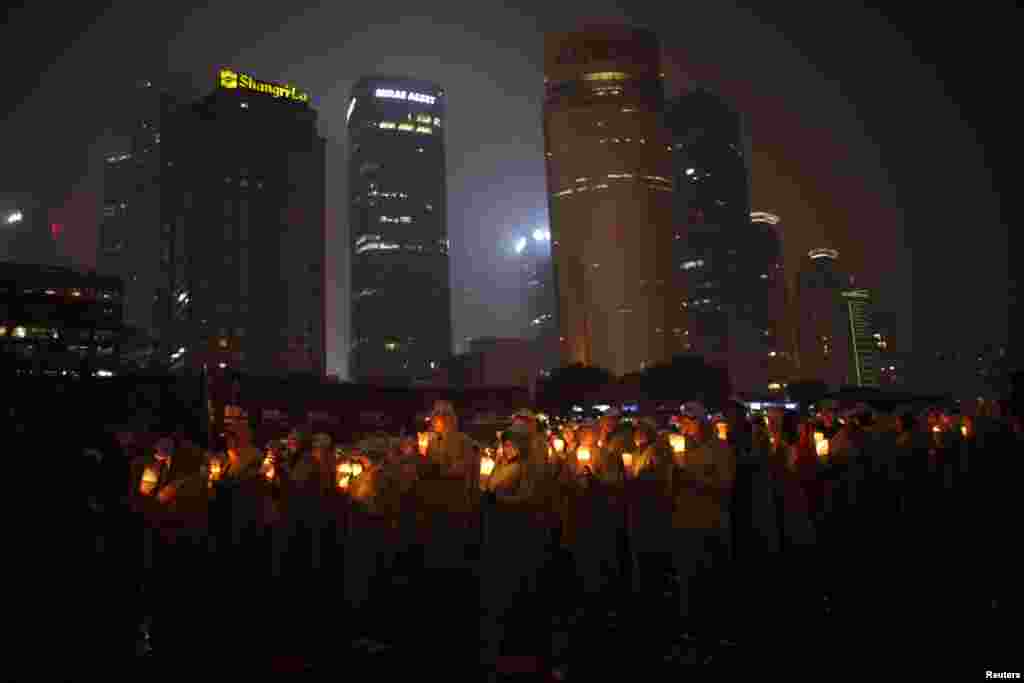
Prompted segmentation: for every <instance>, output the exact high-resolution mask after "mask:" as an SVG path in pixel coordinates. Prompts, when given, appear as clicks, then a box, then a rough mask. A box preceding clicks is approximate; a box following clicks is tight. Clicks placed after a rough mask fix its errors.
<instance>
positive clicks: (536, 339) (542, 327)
mask: <svg viewBox="0 0 1024 683" xmlns="http://www.w3.org/2000/svg"><path fill="white" fill-rule="evenodd" d="M515 251H516V255H517V256H518V258H519V259H520V268H521V271H522V275H523V292H524V294H525V298H526V301H525V304H526V313H527V325H526V334H525V337H526V338H527V339H530V340H532V341H533V345H534V349H535V352H536V354H537V360H538V362H539V363H540V367H541V369H544V370H550V369H551V368H554V367H557V366H558V364H559V363H560V362H561V358H560V351H559V343H558V320H557V318H556V317H555V310H556V309H555V286H554V272H553V270H552V265H551V231H550V230H545V229H544V228H536V229H534V230H533V232H531V233H529V234H526V235H522V236H520V237H518V238H517V239H516V243H515Z"/></svg>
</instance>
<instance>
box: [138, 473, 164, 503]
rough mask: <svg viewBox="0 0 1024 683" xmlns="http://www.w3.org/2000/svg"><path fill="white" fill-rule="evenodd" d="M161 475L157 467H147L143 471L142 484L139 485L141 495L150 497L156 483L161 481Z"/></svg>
mask: <svg viewBox="0 0 1024 683" xmlns="http://www.w3.org/2000/svg"><path fill="white" fill-rule="evenodd" d="M159 478H160V473H159V471H158V470H157V468H156V467H146V468H145V469H143V470H142V482H141V483H140V484H139V493H141V494H142V495H144V496H148V495H150V494H152V493H153V489H155V488H156V483H157V481H159Z"/></svg>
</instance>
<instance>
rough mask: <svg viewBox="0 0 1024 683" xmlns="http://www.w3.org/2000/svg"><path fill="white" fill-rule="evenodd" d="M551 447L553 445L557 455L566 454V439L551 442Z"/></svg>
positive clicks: (556, 439)
mask: <svg viewBox="0 0 1024 683" xmlns="http://www.w3.org/2000/svg"><path fill="white" fill-rule="evenodd" d="M551 445H553V446H554V447H555V453H564V452H565V440H564V439H560V438H555V440H554V441H552V442H551Z"/></svg>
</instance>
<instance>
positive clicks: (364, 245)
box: [355, 235, 451, 254]
mask: <svg viewBox="0 0 1024 683" xmlns="http://www.w3.org/2000/svg"><path fill="white" fill-rule="evenodd" d="M374 237H377V239H376V240H367V241H364V242H360V243H357V244H356V250H355V251H356V254H365V253H366V252H368V251H397V250H399V249H402V250H404V251H415V252H425V251H430V248H429V247H428V246H427V245H425V244H421V243H416V242H406V243H405V244H399V243H397V242H382V241H380V238H379V236H377V235H374ZM438 246H439V248H440V252H441V253H442V254H447V253H448V250H449V249H450V248H451V242H450V240H446V239H443V240H438Z"/></svg>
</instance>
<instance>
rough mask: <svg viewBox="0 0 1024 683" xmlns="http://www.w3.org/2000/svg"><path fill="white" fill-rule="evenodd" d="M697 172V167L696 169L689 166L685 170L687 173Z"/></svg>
mask: <svg viewBox="0 0 1024 683" xmlns="http://www.w3.org/2000/svg"><path fill="white" fill-rule="evenodd" d="M696 172H697V169H695V168H688V169H686V171H685V173H686V175H693V174H694V173H696Z"/></svg>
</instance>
